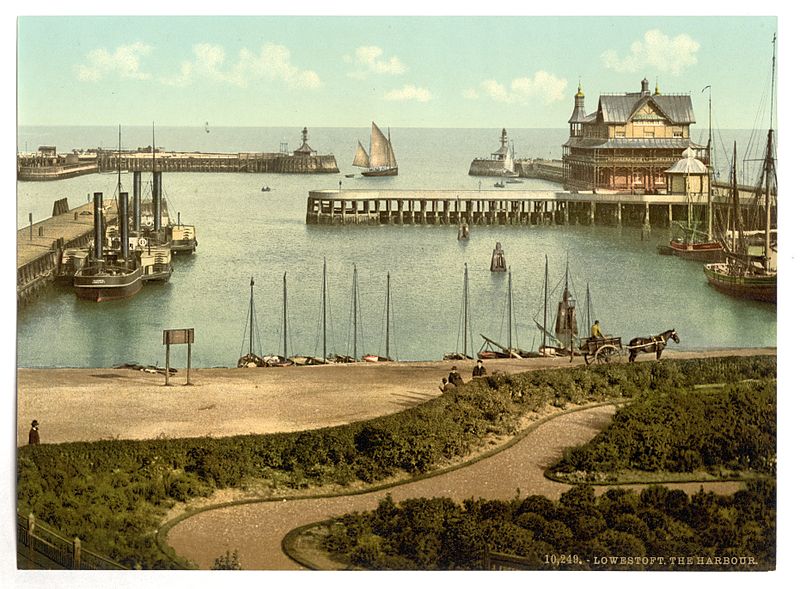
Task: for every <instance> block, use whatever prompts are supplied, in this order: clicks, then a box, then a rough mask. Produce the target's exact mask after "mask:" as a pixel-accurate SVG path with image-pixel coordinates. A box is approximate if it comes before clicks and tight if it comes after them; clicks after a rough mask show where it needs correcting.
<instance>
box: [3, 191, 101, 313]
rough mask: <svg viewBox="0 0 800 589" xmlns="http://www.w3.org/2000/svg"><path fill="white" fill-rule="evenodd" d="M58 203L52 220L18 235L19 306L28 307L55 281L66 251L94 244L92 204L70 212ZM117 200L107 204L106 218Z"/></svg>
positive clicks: (61, 203) (34, 225) (41, 222)
mask: <svg viewBox="0 0 800 589" xmlns="http://www.w3.org/2000/svg"><path fill="white" fill-rule="evenodd" d="M63 201H64V199H62V200H61V201H56V204H55V205H54V207H53V210H54V212H56V213H58V212H61V211H64V212H62V213H61V214H54V215H53V216H52V217H50V218H49V219H45V220H44V221H39V222H38V223H31V224H30V225H29V226H28V227H24V228H22V229H19V230H18V231H17V305H18V306H22V305H25V304H27V303H29V302H30V301H31V300H33V299H34V298H35V297H36V296H38V295H39V294H40V293H41V292H42V291H43V290H44V289H45V288H47V287H48V286H49V285H50V284H51V283H52V282H53V281H54V280H55V277H56V274H57V272H58V270H59V265H60V263H61V259H62V255H63V253H64V250H65V249H67V248H73V247H83V246H85V245H87V244H89V243H90V242H91V241H92V235H93V227H94V213H93V210H92V209H93V203H86V204H84V205H81V206H79V207H76V208H74V209H69V208H68V207H67V206H65V204H64V203H63ZM115 211H116V200H115V199H111V200H110V201H106V204H105V212H106V214H107V215H111V214H115Z"/></svg>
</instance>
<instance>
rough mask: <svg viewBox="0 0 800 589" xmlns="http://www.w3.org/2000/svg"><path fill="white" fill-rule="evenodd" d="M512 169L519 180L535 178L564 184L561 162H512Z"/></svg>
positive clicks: (540, 160)
mask: <svg viewBox="0 0 800 589" xmlns="http://www.w3.org/2000/svg"><path fill="white" fill-rule="evenodd" d="M514 169H515V170H516V171H517V173H518V174H519V175H520V177H521V178H536V179H538V180H547V181H548V182H555V183H556V184H563V183H564V166H563V164H562V163H561V160H544V159H538V158H537V159H523V160H514Z"/></svg>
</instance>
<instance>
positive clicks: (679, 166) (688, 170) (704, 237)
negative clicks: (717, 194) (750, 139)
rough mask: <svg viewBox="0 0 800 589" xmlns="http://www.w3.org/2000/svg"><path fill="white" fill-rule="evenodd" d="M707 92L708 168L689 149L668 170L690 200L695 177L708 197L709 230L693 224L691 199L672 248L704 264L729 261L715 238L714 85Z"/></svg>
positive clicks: (708, 87)
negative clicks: (712, 127)
mask: <svg viewBox="0 0 800 589" xmlns="http://www.w3.org/2000/svg"><path fill="white" fill-rule="evenodd" d="M703 90H704V91H705V90H708V91H709V93H708V148H707V153H708V165H705V164H703V162H701V161H700V160H699V159H697V158H696V157H695V152H694V150H693V149H692V148H691V147H689V148H687V149H686V150H685V151H684V152H683V154H682V155H683V158H682V159H680V160H678V161H677V162H675V164H673V166H672V167H671V168H669V169H668V170H666V171H665V172H664V173H665V174H670V175H672V176H673V177H675V178H681V179H683V187H684V192H686V195H687V199H689V194H690V190H689V186H690V182H691V178H693V177H699V178H700V191H699V192H700V193H703V192H705V194H706V227H705V230H704V231H700V230H698V229H697V227H695V226H694V224H693V223H692V218H691V215H692V207H691V202H689V201H688V200H687V211H688V216H689V220H688V221H689V222H688V224H687V225H685V226H684V225H680V224H678V225H677V228H678V229H679V231H680V233H679V234H678V235H676V236H674V237H673V238H672V239H671V240H670V242H669V247H670V249H671V250H672V251H671V253H672V254H673V255H676V256H679V257H681V258H684V259H687V260H698V261H703V262H721V261H722V260H723V259H724V258H725V250H724V249H723V247H722V243H721V242H720V241H719V240H717V239H715V238H714V227H713V225H714V202H713V192H712V185H713V180H714V173H713V164H712V161H713V160H712V150H711V147H712V137H713V132H712V129H711V120H712V119H711V86H706V87H705V88H703ZM703 178H705V183H706V187H705V190H703V187H702V182H703Z"/></svg>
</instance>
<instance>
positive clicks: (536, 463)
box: [167, 405, 738, 570]
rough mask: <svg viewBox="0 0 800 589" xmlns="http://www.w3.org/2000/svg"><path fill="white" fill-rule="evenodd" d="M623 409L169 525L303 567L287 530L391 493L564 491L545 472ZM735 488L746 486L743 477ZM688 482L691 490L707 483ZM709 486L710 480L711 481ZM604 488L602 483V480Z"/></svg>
mask: <svg viewBox="0 0 800 589" xmlns="http://www.w3.org/2000/svg"><path fill="white" fill-rule="evenodd" d="M615 411H616V407H615V406H614V405H603V406H595V407H591V408H588V409H584V410H580V411H573V412H569V413H565V414H562V415H559V416H557V417H555V418H553V419H549V420H547V421H543V422H540V425H539V426H538V427H535V429H533V430H532V431H531V432H530V433H528V435H526V436H525V437H523V438H522V439H521V440H520V441H519V442H518V443H516V444H514V445H513V446H511V447H510V448H507V449H505V450H503V451H501V452H498V453H497V454H494V455H492V456H489V457H488V458H486V459H483V460H479V461H477V462H474V463H472V464H469V465H467V466H465V467H463V468H458V469H455V470H451V471H449V472H445V473H443V474H441V475H438V476H433V477H430V478H426V479H422V480H418V481H413V482H409V483H405V484H400V485H397V486H395V487H392V488H390V489H383V490H380V491H373V492H370V493H364V494H360V495H346V496H341V497H326V498H309V499H296V500H288V501H266V502H260V503H250V504H244V505H235V506H229V507H224V506H223V507H220V508H218V509H211V510H208V511H203V512H200V513H198V514H196V515H193V516H191V517H188V518H187V519H185V520H183V521H181V522H179V523H178V524H176V525H175V526H174V527H173V528H172V529H170V530H169V532H168V535H167V542H168V543H169V544H170V545H171V546H172V547H173V548H174V549H175V551H176V552H177V553H178V554H179V555H180V556H182V557H184V558H187V559H189V560H190V561H192V562H194V563H195V564H197V565H198V566H199V567H200V568H204V569H208V568H210V567H211V565H212V563H213V562H214V559H215V558H217V557H218V556H220V555H223V554H225V551H226V550H228V549H229V550H231V551H233V550H238V551H239V557H240V561H241V563H242V566H243V568H245V569H250V570H285V569H299V568H302V567H300V565H298V564H297V563H295V562H294V561H292V560H291V559H289V557H288V556H286V555H285V554H284V553H283V552H282V550H281V541H282V540H283V537H284V536H285V535H286V534H287V533H288V532H289V531H291V530H293V529H294V528H297V527H299V526H303V525H306V524H310V523H313V522H317V521H322V520H325V519H329V518H332V517H336V516H339V515H342V514H345V513H349V512H352V511H366V510H371V509H374V508H375V507H377V504H378V501H379V500H380V499H382V498H383V497H385V496H386V494H387V493H391V495H392V497H393V498H394V499H395V501H400V500H403V499H408V498H411V497H450V498H452V499H453V500H455V501H461V500H463V499H468V498H470V497H476V498H477V497H483V498H485V499H511V498H513V497H514V496H515V495H516V493H517V489H519V492H520V495H521V496H522V497H525V496H527V495H532V494H538V495H545V496H547V497H550V498H551V499H557V498H558V497H559V496H560V495H561V493H563V492H564V491H565V490H567V489H568V488H569V485H565V484H562V483H557V482H554V481H551V480H548V479H546V478H545V477H544V470H545V468H546V467H547V466H548V465H550V464H552V463H553V462H554V461H555V460H557V459H558V458H559V457H560V456H561V454H562V453H563V451H564V450H565V449H566V448H568V447H571V446H575V445H578V444H581V443H584V442H587V441H588V440H590V439H591V438H592V437H594V436H595V435H596V434H597V433H598V432H599V431H600V430H601V429H603V428H604V427H605V426H606V425H607V424H608V423H609V422H610V421H611V417H612V415H613V414H614V412H615ZM722 485H729V488H728V489H725V488H724V487H717V486H716V485H714V488H715V489H720V490H721V491H723V492H724V491H726V490H732V489H734V488H738V486H736V484H735V483H734V484H732V485H731V484H729V483H722ZM699 486H700V485H699V484H698V485H695V486H693V487H692V486H688V485H686V486H683V487H682V488H684V489H686V490H687V491H688V492H692V491H693V490H694V489H696V488H699ZM705 486H706V487H709V486H711V485H709V484H708V483H706V485H705ZM601 491H602V488H601Z"/></svg>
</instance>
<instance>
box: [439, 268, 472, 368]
mask: <svg viewBox="0 0 800 589" xmlns="http://www.w3.org/2000/svg"><path fill="white" fill-rule="evenodd" d="M461 311H462V313H461V314H460V315H459V329H458V336H457V337H456V349H458V347H459V346H458V344H459V342H460V341H461V334H462V330H461V328H462V327H463V334H464V340H463V342H464V346H463V352H462V351H458V352H449V353H447V354H445V355H444V356H443V359H444V360H471V359H472V356H469V355H468V354H467V337H468V335H469V270H468V268H467V264H466V262H465V263H464V292H463V295H462V303H461Z"/></svg>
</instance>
